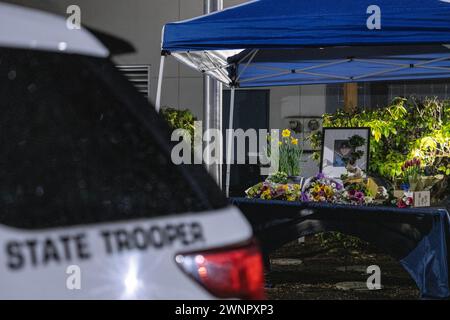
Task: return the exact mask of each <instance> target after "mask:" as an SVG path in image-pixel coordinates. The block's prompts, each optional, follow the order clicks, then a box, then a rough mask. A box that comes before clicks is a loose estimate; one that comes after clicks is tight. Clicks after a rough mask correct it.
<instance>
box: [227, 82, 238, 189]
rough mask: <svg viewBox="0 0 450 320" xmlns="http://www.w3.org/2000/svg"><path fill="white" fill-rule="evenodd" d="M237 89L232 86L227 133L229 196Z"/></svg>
mask: <svg viewBox="0 0 450 320" xmlns="http://www.w3.org/2000/svg"><path fill="white" fill-rule="evenodd" d="M235 93H236V89H235V88H234V87H232V88H231V94H230V120H229V124H228V129H229V130H228V132H227V133H228V134H227V141H226V143H227V173H226V183H225V193H226V196H227V198H228V197H229V196H230V173H231V161H232V158H231V154H232V150H233V120H234V97H235Z"/></svg>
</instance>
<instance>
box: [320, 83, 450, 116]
mask: <svg viewBox="0 0 450 320" xmlns="http://www.w3.org/2000/svg"><path fill="white" fill-rule="evenodd" d="M326 92H327V100H326V101H327V102H326V112H327V113H334V112H336V111H337V109H343V108H344V85H343V84H332V85H327V91H326ZM396 97H405V98H407V97H416V98H419V99H424V98H426V97H438V98H439V99H448V98H449V97H450V86H449V85H448V81H445V80H434V81H403V82H372V83H359V84H358V107H360V108H363V109H373V108H380V107H385V106H387V105H388V104H389V103H390V102H391V101H392V100H393V99H394V98H396Z"/></svg>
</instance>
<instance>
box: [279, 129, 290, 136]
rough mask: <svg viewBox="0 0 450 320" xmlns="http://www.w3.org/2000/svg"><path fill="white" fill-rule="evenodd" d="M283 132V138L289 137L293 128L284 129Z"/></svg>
mask: <svg viewBox="0 0 450 320" xmlns="http://www.w3.org/2000/svg"><path fill="white" fill-rule="evenodd" d="M281 134H282V136H283V138H289V137H290V136H291V130H289V129H284V130H283V132H282V133H281Z"/></svg>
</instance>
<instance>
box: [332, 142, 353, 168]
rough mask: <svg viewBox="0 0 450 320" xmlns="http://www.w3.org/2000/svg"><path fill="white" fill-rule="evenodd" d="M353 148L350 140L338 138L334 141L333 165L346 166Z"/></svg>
mask: <svg viewBox="0 0 450 320" xmlns="http://www.w3.org/2000/svg"><path fill="white" fill-rule="evenodd" d="M352 152H353V150H352V147H351V146H350V144H349V142H348V140H336V141H335V142H334V159H333V167H345V166H346V165H347V162H348V160H349V159H350V156H351V154H352Z"/></svg>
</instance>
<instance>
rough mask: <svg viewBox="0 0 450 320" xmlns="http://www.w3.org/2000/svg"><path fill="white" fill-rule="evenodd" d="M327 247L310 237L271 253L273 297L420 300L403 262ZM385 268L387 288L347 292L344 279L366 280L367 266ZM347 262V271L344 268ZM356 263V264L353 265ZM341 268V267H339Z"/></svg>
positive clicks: (370, 251)
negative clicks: (343, 284) (342, 288)
mask: <svg viewBox="0 0 450 320" xmlns="http://www.w3.org/2000/svg"><path fill="white" fill-rule="evenodd" d="M343 256H345V255H343V254H342V251H339V250H337V249H333V248H327V249H325V248H323V247H321V246H320V243H319V241H318V239H316V238H315V237H310V238H308V239H307V242H306V244H304V245H302V244H299V243H298V242H297V241H296V242H293V243H290V244H288V245H286V246H284V247H283V248H281V249H279V250H277V251H276V252H274V254H272V255H271V259H272V262H273V268H272V272H271V273H270V274H269V275H268V276H267V279H268V280H269V282H271V283H272V284H273V285H274V288H271V289H267V294H268V297H269V298H270V299H333V300H334V299H356V300H359V299H418V298H419V291H418V290H417V287H416V286H415V283H414V282H413V280H412V279H411V278H410V277H409V275H408V274H407V272H406V271H405V270H404V269H403V268H402V267H401V265H400V264H399V263H398V262H397V261H395V260H394V259H392V258H390V257H389V256H387V255H385V254H382V253H380V252H377V250H376V249H373V248H372V249H366V250H364V252H355V251H354V252H352V253H349V255H348V256H347V258H346V260H347V261H345V260H344V258H343ZM374 264H376V265H378V266H380V268H381V274H382V278H381V284H382V286H383V288H382V289H381V290H376V291H368V290H364V291H354V290H350V291H343V290H339V289H337V288H336V284H337V283H340V282H363V284H364V283H365V282H366V280H367V278H368V276H369V275H367V274H366V273H365V272H363V271H364V269H365V268H367V266H370V265H374ZM345 265H347V266H348V269H347V271H344V270H342V269H343V268H344V266H345ZM352 266H354V267H352ZM339 268H340V269H341V270H338V269H339Z"/></svg>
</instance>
